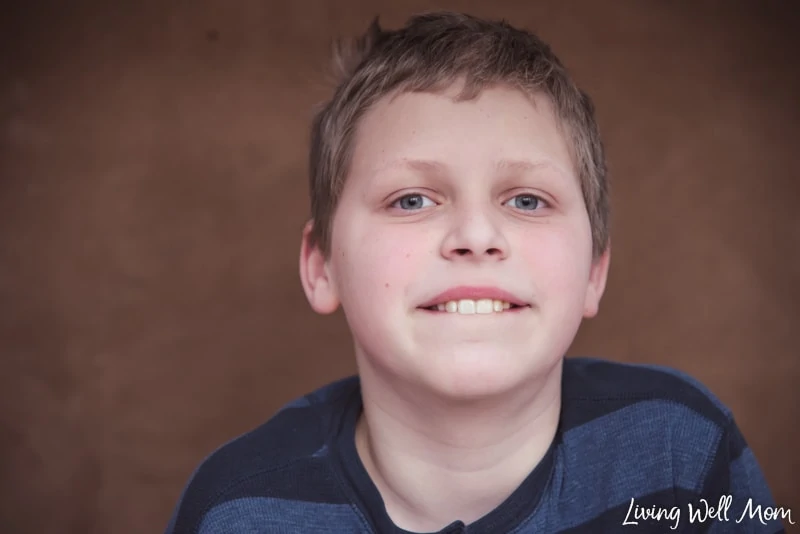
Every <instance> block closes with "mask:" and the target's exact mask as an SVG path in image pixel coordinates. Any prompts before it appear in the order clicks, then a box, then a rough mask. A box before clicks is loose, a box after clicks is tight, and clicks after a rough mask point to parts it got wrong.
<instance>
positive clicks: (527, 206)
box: [508, 193, 545, 211]
mask: <svg viewBox="0 0 800 534" xmlns="http://www.w3.org/2000/svg"><path fill="white" fill-rule="evenodd" d="M515 201H516V202H515ZM508 202H511V203H512V207H514V208H517V209H521V210H525V211H535V210H537V209H539V208H542V207H543V206H544V205H545V201H544V200H542V199H541V198H539V197H537V196H536V195H532V194H530V193H523V194H521V195H517V196H515V197H512V198H511V200H509V201H508Z"/></svg>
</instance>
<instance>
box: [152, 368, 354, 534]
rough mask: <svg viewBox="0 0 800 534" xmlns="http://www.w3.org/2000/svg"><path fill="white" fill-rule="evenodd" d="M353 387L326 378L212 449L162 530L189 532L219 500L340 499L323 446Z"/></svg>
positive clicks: (347, 382) (351, 379)
mask: <svg viewBox="0 0 800 534" xmlns="http://www.w3.org/2000/svg"><path fill="white" fill-rule="evenodd" d="M358 391H359V382H358V378H357V377H355V376H351V377H348V378H344V379H341V380H337V381H335V382H332V383H330V384H328V385H325V386H323V387H320V388H318V389H316V390H315V391H313V392H311V393H309V394H307V395H304V396H302V397H299V398H297V399H295V400H293V401H292V402H290V403H288V404H286V405H284V406H282V407H281V408H280V409H279V410H278V411H277V412H276V413H275V414H274V415H273V416H272V417H271V418H270V419H269V420H267V421H266V422H264V423H263V424H261V425H260V426H258V427H256V428H254V429H252V430H250V431H248V432H246V433H244V434H242V435H240V436H238V437H236V438H234V439H232V440H231V441H229V442H227V443H226V444H224V445H222V446H221V447H219V448H218V449H216V450H215V451H213V452H212V453H211V454H209V455H208V456H207V457H206V458H205V459H204V460H203V461H202V462H201V463H200V465H199V466H198V467H197V469H196V470H195V472H194V473H193V474H192V476H191V477H190V479H189V482H188V484H187V485H186V487H185V489H184V492H183V495H181V498H180V502H179V506H178V508H177V510H176V514H175V516H174V517H173V518H172V521H171V526H170V529H169V530H168V532H190V531H191V532H194V531H195V530H194V529H197V528H199V526H200V525H198V524H196V523H197V522H198V521H200V520H201V519H202V518H205V517H208V512H209V511H210V510H211V509H212V508H215V507H219V505H220V504H221V503H225V502H236V501H237V500H239V501H240V500H242V499H252V498H266V499H276V500H278V501H281V500H291V501H296V502H318V503H329V504H333V505H335V504H337V503H338V502H340V501H342V497H341V495H340V492H339V489H338V487H337V485H336V483H335V482H334V481H332V479H331V475H330V471H329V469H328V468H327V466H326V462H327V461H328V460H327V448H328V446H329V444H330V437H331V435H333V434H334V433H335V432H336V429H337V428H338V427H339V426H340V425H341V419H342V417H343V415H344V414H345V412H346V411H347V408H348V405H349V403H351V402H353V401H354V400H357V399H358ZM306 493H307V494H306ZM187 522H188V523H192V526H191V528H187V527H188V524H187Z"/></svg>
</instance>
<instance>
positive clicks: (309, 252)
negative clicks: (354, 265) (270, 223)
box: [300, 220, 339, 314]
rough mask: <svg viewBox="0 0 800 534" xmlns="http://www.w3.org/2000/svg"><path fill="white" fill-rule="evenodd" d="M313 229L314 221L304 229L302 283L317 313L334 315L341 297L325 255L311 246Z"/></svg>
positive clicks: (301, 254)
mask: <svg viewBox="0 0 800 534" xmlns="http://www.w3.org/2000/svg"><path fill="white" fill-rule="evenodd" d="M313 227H314V221H313V220H311V221H308V222H307V223H306V225H305V227H304V228H303V238H302V242H301V244H300V281H301V282H302V284H303V290H304V291H305V292H306V298H307V299H308V303H309V304H311V308H312V309H313V310H314V311H315V312H317V313H321V314H328V313H333V312H335V311H336V308H338V307H339V297H338V295H337V292H336V286H335V284H334V280H333V277H332V275H331V269H330V266H329V265H328V262H327V261H326V260H325V256H324V254H322V251H321V250H320V249H319V248H318V247H317V246H316V245H314V246H312V245H311V244H310V243H311V240H310V238H311V230H312V228H313Z"/></svg>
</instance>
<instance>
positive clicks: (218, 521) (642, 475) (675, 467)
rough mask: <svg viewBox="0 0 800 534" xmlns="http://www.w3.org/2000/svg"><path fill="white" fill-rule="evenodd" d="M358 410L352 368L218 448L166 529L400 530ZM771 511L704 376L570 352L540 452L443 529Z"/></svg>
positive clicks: (692, 523) (524, 530) (565, 526)
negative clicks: (509, 483) (469, 513)
mask: <svg viewBox="0 0 800 534" xmlns="http://www.w3.org/2000/svg"><path fill="white" fill-rule="evenodd" d="M361 406H362V405H361V395H360V387H359V379H358V377H349V378H345V379H342V380H339V381H337V382H334V383H332V384H329V385H327V386H325V387H322V388H320V389H318V390H317V391H315V392H313V393H310V394H309V395H306V396H304V397H302V398H300V399H298V400H296V401H294V402H292V403H290V404H288V405H286V406H285V407H283V408H282V409H281V410H280V411H279V412H278V413H277V414H275V415H274V416H273V417H272V418H271V419H270V420H268V421H267V422H266V423H264V424H263V425H261V426H260V427H258V428H256V429H254V430H252V431H250V432H248V433H247V434H245V435H243V436H240V437H238V438H236V439H234V440H233V441H231V442H229V443H227V444H226V445H224V446H222V447H221V448H219V449H218V450H216V451H215V452H214V453H212V454H211V455H210V456H209V457H208V458H206V459H205V460H204V461H203V462H202V463H201V464H200V466H199V467H198V468H197V470H196V471H195V473H194V474H193V475H192V477H191V478H190V480H189V482H188V484H187V486H186V488H185V489H184V491H183V494H182V495H181V498H180V501H179V502H178V505H177V507H176V509H175V513H174V515H173V517H172V519H171V521H170V524H169V526H168V527H167V531H166V533H167V534H190V533H191V534H208V533H245V532H246V533H281V534H294V533H298V534H299V533H303V534H341V533H381V534H382V533H405V532H406V531H404V530H403V529H401V528H399V527H397V526H396V525H394V524H393V523H392V521H391V519H390V517H389V516H388V514H387V513H386V509H385V507H384V504H383V500H382V499H381V496H380V493H379V492H378V490H377V489H376V487H375V485H374V484H373V482H372V481H371V479H370V477H369V475H368V474H367V471H366V469H365V468H364V465H363V464H362V463H361V461H360V459H359V456H358V453H357V452H356V447H355V440H354V433H355V424H356V420H357V419H358V417H359V415H360V413H361ZM706 503H707V504H708V506H709V507H713V508H714V510H713V512H714V514H707V509H706ZM767 507H770V508H767ZM774 507H775V504H774V501H773V498H772V495H771V493H770V490H769V488H768V487H767V484H766V481H765V479H764V476H763V474H762V472H761V469H760V468H759V466H758V463H757V462H756V459H755V457H754V456H753V453H752V451H751V450H750V449H749V448H748V446H747V444H746V442H745V440H744V438H743V437H742V434H741V432H740V431H739V429H738V427H737V425H736V423H735V421H734V419H733V416H732V414H731V412H730V410H729V409H728V408H726V407H725V406H724V405H723V404H722V403H721V402H720V401H719V400H718V399H717V398H716V397H715V396H714V395H713V394H712V393H711V392H710V391H709V390H708V389H707V388H705V387H704V386H703V385H702V384H700V383H699V382H697V381H696V380H694V379H693V378H691V377H689V376H687V375H685V374H683V373H681V372H679V371H675V370H672V369H668V368H665V367H659V366H652V365H635V364H621V363H613V362H608V361H603V360H599V359H591V358H567V359H565V360H564V368H563V375H562V407H561V417H560V421H559V426H558V430H557V432H556V436H555V438H554V440H553V442H552V444H551V446H550V448H549V450H548V451H547V453H546V454H545V456H544V457H543V459H542V460H541V461H540V462H539V464H538V465H537V466H536V468H535V469H534V470H533V471H532V472H531V473H530V474H529V475H528V476H527V478H526V479H525V480H524V481H523V482H522V484H521V485H520V486H519V487H518V488H517V489H516V490H515V491H514V492H513V493H512V495H511V496H510V497H509V498H508V499H506V500H505V501H504V502H503V503H502V504H501V505H500V506H498V507H497V508H495V509H494V510H493V511H491V512H490V513H489V514H487V515H485V516H484V517H482V518H480V519H479V520H477V521H475V522H473V523H470V524H468V525H465V524H464V523H463V522H461V521H459V520H458V518H453V522H452V523H451V524H450V525H448V526H447V527H446V528H444V529H442V530H441V531H440V533H468V534H483V533H486V534H502V533H517V534H529V533H530V534H533V533H537V534H539V533H562V534H566V533H571V534H578V533H602V532H631V533H635V534H639V533H647V532H659V533H663V532H709V533H740V532H741V533H745V532H747V533H775V532H783V526H782V522H781V520H780V519H775V518H770V514H769V511H770V510H771V509H774ZM779 510H780V509H779ZM784 517H785V516H784Z"/></svg>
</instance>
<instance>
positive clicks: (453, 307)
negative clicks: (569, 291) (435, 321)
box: [418, 299, 530, 315]
mask: <svg viewBox="0 0 800 534" xmlns="http://www.w3.org/2000/svg"><path fill="white" fill-rule="evenodd" d="M527 308H530V305H529V304H524V305H520V304H513V303H511V302H508V301H502V300H493V299H477V300H472V299H461V300H450V301H447V302H442V303H439V304H434V305H433V306H424V307H420V308H418V309H420V310H424V311H427V312H431V313H436V314H454V315H499V314H508V313H519V312H521V311H523V310H525V309H527Z"/></svg>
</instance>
